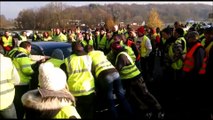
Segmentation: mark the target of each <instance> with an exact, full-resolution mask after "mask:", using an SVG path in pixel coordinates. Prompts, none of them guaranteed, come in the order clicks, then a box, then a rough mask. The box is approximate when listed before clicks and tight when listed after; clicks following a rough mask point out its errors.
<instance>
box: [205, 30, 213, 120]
mask: <svg viewBox="0 0 213 120" xmlns="http://www.w3.org/2000/svg"><path fill="white" fill-rule="evenodd" d="M210 29H211V30H210V31H211V35H210V39H209V42H210V41H211V42H210V43H211V47H208V49H206V53H207V56H208V57H207V66H206V80H207V85H206V88H207V93H206V95H207V97H206V98H204V99H206V100H208V101H206V106H208V108H207V112H208V113H210V114H211V118H213V105H212V101H213V99H212V97H211V95H212V94H213V93H212V92H213V89H212V88H213V87H212V75H213V74H212V71H213V27H211V28H210Z"/></svg>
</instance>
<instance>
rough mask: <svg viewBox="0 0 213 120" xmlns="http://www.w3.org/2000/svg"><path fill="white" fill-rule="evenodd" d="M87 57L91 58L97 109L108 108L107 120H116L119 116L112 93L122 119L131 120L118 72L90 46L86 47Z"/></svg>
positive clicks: (129, 109)
mask: <svg viewBox="0 0 213 120" xmlns="http://www.w3.org/2000/svg"><path fill="white" fill-rule="evenodd" d="M86 51H87V52H88V55H89V56H91V58H92V63H93V64H92V66H93V67H92V68H93V69H92V72H93V74H94V76H95V79H96V81H95V83H96V84H95V85H96V86H95V88H96V95H97V99H98V103H97V104H98V107H100V109H103V108H104V107H108V109H109V111H110V116H109V118H108V119H113V120H114V119H118V118H119V117H121V116H119V114H118V111H117V110H116V108H115V103H114V97H113V93H114V94H115V95H116V98H117V100H118V101H119V104H120V105H121V108H122V110H123V111H124V113H125V115H122V117H124V118H129V119H131V118H132V117H133V116H131V115H132V114H133V113H132V108H131V106H130V104H129V103H128V101H127V99H126V98H125V92H124V89H123V86H122V83H121V79H120V75H119V72H118V71H117V70H116V69H115V67H114V66H113V65H112V64H111V63H110V62H109V61H108V60H107V57H106V56H105V55H104V53H103V52H102V51H99V50H94V49H93V47H92V46H91V45H88V46H86Z"/></svg>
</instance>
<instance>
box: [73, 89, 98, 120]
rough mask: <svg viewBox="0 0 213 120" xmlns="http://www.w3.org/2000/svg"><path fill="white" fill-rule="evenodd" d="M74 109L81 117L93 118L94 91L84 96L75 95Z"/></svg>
mask: <svg viewBox="0 0 213 120" xmlns="http://www.w3.org/2000/svg"><path fill="white" fill-rule="evenodd" d="M75 98H76V110H77V111H78V113H79V115H80V116H81V118H82V119H90V120H92V119H94V115H95V93H91V94H89V95H85V96H76V97H75Z"/></svg>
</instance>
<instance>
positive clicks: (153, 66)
mask: <svg viewBox="0 0 213 120" xmlns="http://www.w3.org/2000/svg"><path fill="white" fill-rule="evenodd" d="M32 41H47V42H48V41H56V42H68V43H70V45H71V46H72V53H71V55H70V56H69V57H67V58H65V57H64V55H63V52H62V51H61V50H60V49H56V50H54V51H53V53H52V55H51V56H50V58H45V59H42V60H39V61H33V60H32V59H31V58H30V57H29V55H30V54H31V42H30V41H28V40H27V36H26V32H25V31H23V32H22V34H21V35H20V36H19V37H16V38H13V37H12V36H10V35H9V31H5V34H4V35H3V36H1V38H0V48H1V49H0V50H1V53H0V58H1V59H0V61H1V62H0V67H1V69H0V70H1V71H0V74H1V76H0V80H1V82H0V86H1V89H0V93H1V94H0V101H1V104H0V118H18V119H22V118H26V119H28V118H68V119H138V118H139V119H153V120H156V119H174V120H181V119H194V118H195V119H198V118H200V119H202V120H205V119H209V118H210V119H212V118H213V115H212V114H213V111H212V106H213V105H212V101H213V100H212V98H211V95H212V91H213V90H212V84H211V72H210V71H212V70H213V60H212V59H213V47H212V46H213V27H209V28H205V29H202V30H201V29H197V28H194V27H191V28H190V29H188V30H185V29H184V26H182V25H181V23H180V22H178V21H176V22H174V27H170V26H167V27H165V28H163V29H162V30H161V29H160V28H150V27H148V26H139V27H138V28H137V29H134V28H132V27H131V25H127V27H126V28H125V27H120V26H118V25H114V27H113V28H112V29H107V28H105V27H104V26H102V27H100V28H96V29H95V31H94V32H92V30H91V29H88V30H86V31H85V32H84V33H82V32H81V30H80V28H79V27H76V29H75V30H71V29H70V30H65V29H60V28H56V29H52V31H51V32H50V33H48V32H44V33H43V35H42V36H40V35H38V32H35V34H34V35H33V39H32ZM32 78H34V79H32ZM35 78H36V79H35ZM117 105H118V106H117ZM105 108H107V110H108V113H107V115H106V116H101V115H99V116H98V114H97V113H98V112H97V111H101V110H103V109H105ZM171 114H175V115H174V116H175V117H172V116H170V115H171Z"/></svg>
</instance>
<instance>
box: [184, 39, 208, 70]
mask: <svg viewBox="0 0 213 120" xmlns="http://www.w3.org/2000/svg"><path fill="white" fill-rule="evenodd" d="M200 46H202V45H201V43H197V44H195V45H194V46H193V47H192V48H191V49H190V51H189V52H188V53H187V54H186V58H185V61H184V65H183V71H185V72H190V71H191V70H192V69H193V68H194V57H193V54H194V52H195V51H196V49H197V48H198V47H200ZM206 59H207V58H206V57H205V58H204V59H203V61H202V67H201V68H200V70H199V74H205V73H206Z"/></svg>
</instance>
